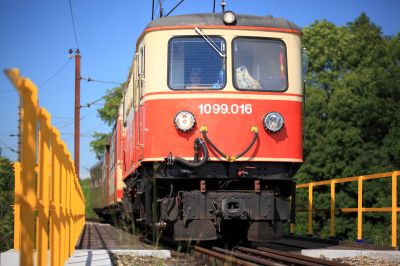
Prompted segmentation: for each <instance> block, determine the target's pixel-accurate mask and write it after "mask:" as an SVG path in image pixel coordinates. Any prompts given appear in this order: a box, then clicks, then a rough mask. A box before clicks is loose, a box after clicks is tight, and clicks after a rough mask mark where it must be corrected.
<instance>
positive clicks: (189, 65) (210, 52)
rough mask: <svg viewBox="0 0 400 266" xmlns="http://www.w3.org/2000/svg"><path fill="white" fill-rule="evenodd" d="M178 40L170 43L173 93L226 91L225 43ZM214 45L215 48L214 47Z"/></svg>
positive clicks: (219, 41)
mask: <svg viewBox="0 0 400 266" xmlns="http://www.w3.org/2000/svg"><path fill="white" fill-rule="evenodd" d="M210 42H211V43H212V45H210V43H208V42H206V41H205V40H204V39H203V38H202V37H197V36H196V37H175V38H172V39H171V40H170V41H169V44H168V86H169V87H170V88H171V89H173V90H197V89H215V90H217V89H222V88H223V87H224V86H225V76H226V75H225V59H224V57H222V56H221V55H220V53H218V52H219V51H221V52H224V51H225V42H224V40H223V39H222V38H219V37H210ZM213 45H214V47H213Z"/></svg>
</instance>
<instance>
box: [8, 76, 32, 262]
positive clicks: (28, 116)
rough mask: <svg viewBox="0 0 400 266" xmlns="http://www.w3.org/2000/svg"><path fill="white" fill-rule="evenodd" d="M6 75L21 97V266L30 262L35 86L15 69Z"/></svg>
mask: <svg viewBox="0 0 400 266" xmlns="http://www.w3.org/2000/svg"><path fill="white" fill-rule="evenodd" d="M6 74H7V76H8V77H9V79H10V80H11V82H13V84H14V86H15V87H16V88H17V89H18V92H19V94H20V96H21V106H22V109H23V111H22V112H21V151H20V152H21V164H22V165H21V187H22V195H21V198H20V203H21V265H24V266H25V265H26V266H30V265H33V263H34V258H33V249H34V244H35V243H34V239H35V238H34V237H35V228H34V223H33V221H34V219H35V208H36V203H37V198H36V172H35V164H36V138H37V113H38V102H37V89H36V86H35V85H34V84H33V83H32V81H30V80H29V79H26V78H22V77H20V75H19V71H18V69H11V70H7V71H6Z"/></svg>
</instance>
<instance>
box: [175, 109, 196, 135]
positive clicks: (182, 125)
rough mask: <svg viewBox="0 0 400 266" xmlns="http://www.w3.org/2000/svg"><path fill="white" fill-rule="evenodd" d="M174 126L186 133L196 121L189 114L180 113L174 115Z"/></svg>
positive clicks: (186, 112)
mask: <svg viewBox="0 0 400 266" xmlns="http://www.w3.org/2000/svg"><path fill="white" fill-rule="evenodd" d="M174 124H175V127H176V128H177V129H179V130H181V131H183V132H188V131H190V130H191V129H192V128H193V127H194V125H195V124H196V119H195V118H194V115H193V114H192V113H191V112H188V111H181V112H179V113H177V114H176V115H175V118H174Z"/></svg>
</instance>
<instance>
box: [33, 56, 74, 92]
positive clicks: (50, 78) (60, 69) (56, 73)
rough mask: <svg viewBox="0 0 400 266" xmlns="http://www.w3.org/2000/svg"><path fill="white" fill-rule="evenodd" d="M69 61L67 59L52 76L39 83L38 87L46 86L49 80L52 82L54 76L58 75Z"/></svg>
mask: <svg viewBox="0 0 400 266" xmlns="http://www.w3.org/2000/svg"><path fill="white" fill-rule="evenodd" d="M70 61H71V58H68V60H67V61H66V62H65V63H64V64H63V65H62V66H61V67H60V68H59V69H58V70H57V71H56V72H55V73H54V74H53V75H51V76H50V77H49V78H48V79H46V80H45V81H43V82H42V83H40V84H39V85H38V86H43V85H44V84H46V83H47V82H49V81H50V80H52V79H53V78H54V77H55V76H57V75H58V73H60V72H61V71H62V70H63V69H64V68H65V67H66V66H67V65H68V63H69V62H70Z"/></svg>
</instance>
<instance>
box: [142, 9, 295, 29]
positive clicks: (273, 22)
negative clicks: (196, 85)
mask: <svg viewBox="0 0 400 266" xmlns="http://www.w3.org/2000/svg"><path fill="white" fill-rule="evenodd" d="M235 16H236V24H235V26H251V27H267V28H283V29H292V30H298V31H300V27H298V26H297V25H296V24H294V23H293V22H290V21H288V20H286V19H283V18H274V17H272V16H265V17H262V16H253V15H240V14H235ZM191 25H193V26H195V25H213V26H218V25H221V26H226V25H225V24H224V22H223V21H222V17H221V14H219V13H205V14H189V15H178V16H171V17H162V18H158V19H155V20H153V21H151V22H150V23H149V24H147V26H146V29H148V28H153V27H167V26H191Z"/></svg>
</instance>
